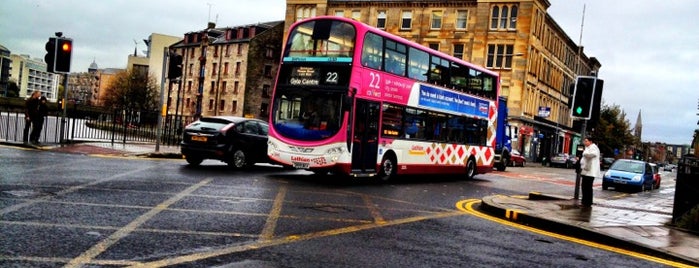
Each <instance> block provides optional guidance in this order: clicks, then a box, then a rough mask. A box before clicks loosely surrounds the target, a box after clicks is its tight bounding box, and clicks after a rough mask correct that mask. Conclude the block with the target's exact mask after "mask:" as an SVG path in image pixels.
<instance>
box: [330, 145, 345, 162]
mask: <svg viewBox="0 0 699 268" xmlns="http://www.w3.org/2000/svg"><path fill="white" fill-rule="evenodd" d="M344 151H345V150H344V149H343V147H342V146H337V147H332V148H330V149H328V150H327V151H325V154H326V155H329V156H330V161H331V162H333V163H335V162H337V160H338V159H339V158H340V155H341V154H342V152H344Z"/></svg>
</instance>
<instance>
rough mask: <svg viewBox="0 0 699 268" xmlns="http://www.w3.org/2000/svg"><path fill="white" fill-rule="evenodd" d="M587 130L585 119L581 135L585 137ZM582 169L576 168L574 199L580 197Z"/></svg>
mask: <svg viewBox="0 0 699 268" xmlns="http://www.w3.org/2000/svg"><path fill="white" fill-rule="evenodd" d="M586 130H587V120H583V123H582V129H581V130H580V136H581V137H582V138H583V139H585V135H586V133H585V131H586ZM578 163H580V158H578ZM579 170H580V169H579V168H576V169H575V193H574V194H573V199H575V200H578V199H580V181H581V180H582V176H581V175H580V172H578V171H579Z"/></svg>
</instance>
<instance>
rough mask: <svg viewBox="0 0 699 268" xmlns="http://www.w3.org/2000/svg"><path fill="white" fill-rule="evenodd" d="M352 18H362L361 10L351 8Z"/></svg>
mask: <svg viewBox="0 0 699 268" xmlns="http://www.w3.org/2000/svg"><path fill="white" fill-rule="evenodd" d="M352 18H353V19H355V20H360V19H361V18H362V12H361V11H359V10H352Z"/></svg>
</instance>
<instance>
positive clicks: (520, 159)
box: [510, 150, 527, 167]
mask: <svg viewBox="0 0 699 268" xmlns="http://www.w3.org/2000/svg"><path fill="white" fill-rule="evenodd" d="M526 164H527V160H526V159H524V156H522V155H521V154H520V153H519V151H517V150H512V152H511V153H510V166H512V167H516V166H520V167H523V166H524V165H526Z"/></svg>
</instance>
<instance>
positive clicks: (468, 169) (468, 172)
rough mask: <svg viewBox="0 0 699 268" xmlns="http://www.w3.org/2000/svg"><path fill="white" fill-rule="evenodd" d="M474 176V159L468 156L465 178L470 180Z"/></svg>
mask: <svg viewBox="0 0 699 268" xmlns="http://www.w3.org/2000/svg"><path fill="white" fill-rule="evenodd" d="M475 176H476V161H474V160H473V158H469V159H468V161H467V162H466V179H467V180H471V179H473V177H475Z"/></svg>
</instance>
